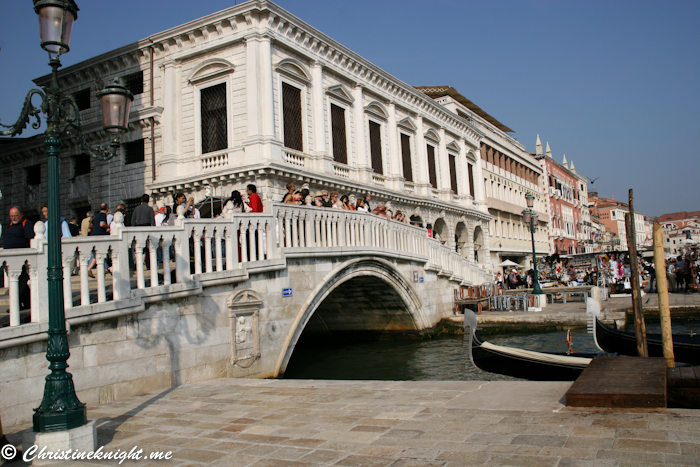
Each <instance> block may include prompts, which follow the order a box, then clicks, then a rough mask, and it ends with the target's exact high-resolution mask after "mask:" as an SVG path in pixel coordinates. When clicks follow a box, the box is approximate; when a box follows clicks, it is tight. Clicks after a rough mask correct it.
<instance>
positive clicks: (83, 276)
mask: <svg viewBox="0 0 700 467" xmlns="http://www.w3.org/2000/svg"><path fill="white" fill-rule="evenodd" d="M87 248H89V246H88V245H85V249H87ZM86 253H87V254H84V253H83V252H82V251H81V252H80V305H81V306H87V305H89V304H90V284H89V282H88V265H89V264H90V250H88V251H87V252H86Z"/></svg>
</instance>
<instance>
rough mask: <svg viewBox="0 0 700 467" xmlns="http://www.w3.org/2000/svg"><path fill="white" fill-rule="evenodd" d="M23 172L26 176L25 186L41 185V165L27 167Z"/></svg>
mask: <svg viewBox="0 0 700 467" xmlns="http://www.w3.org/2000/svg"><path fill="white" fill-rule="evenodd" d="M24 171H25V173H26V175H27V186H29V185H41V164H37V165H33V166H31V167H27V168H26V169H24Z"/></svg>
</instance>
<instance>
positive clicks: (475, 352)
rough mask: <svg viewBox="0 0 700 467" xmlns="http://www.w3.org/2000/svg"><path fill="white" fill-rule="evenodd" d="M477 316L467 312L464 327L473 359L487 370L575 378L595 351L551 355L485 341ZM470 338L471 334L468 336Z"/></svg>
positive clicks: (545, 378) (540, 377) (544, 378)
mask: <svg viewBox="0 0 700 467" xmlns="http://www.w3.org/2000/svg"><path fill="white" fill-rule="evenodd" d="M476 326H477V318H476V315H475V314H474V313H473V312H472V311H471V310H465V311H464V327H465V334H466V333H467V330H466V328H467V327H469V328H470V331H469V335H470V337H469V338H470V345H469V359H470V360H471V362H472V364H473V365H474V366H475V367H477V368H480V369H481V370H484V371H489V372H491V373H498V374H501V375H506V376H513V377H515V378H523V379H528V380H531V381H575V380H576V378H578V377H579V375H580V374H581V373H582V372H583V370H585V369H586V367H587V366H588V364H589V363H590V362H591V359H592V358H593V357H595V354H573V355H566V354H551V353H544V352H533V351H531V350H522V349H517V348H514V347H505V346H500V345H494V344H491V343H489V342H485V341H481V340H480V339H479V337H477V335H476ZM465 338H467V336H465Z"/></svg>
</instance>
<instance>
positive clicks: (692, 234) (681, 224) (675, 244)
mask: <svg viewBox="0 0 700 467" xmlns="http://www.w3.org/2000/svg"><path fill="white" fill-rule="evenodd" d="M657 220H658V221H659V224H661V228H662V229H663V233H664V252H665V253H666V254H668V255H679V254H681V253H684V252H685V250H686V249H687V248H688V247H690V246H697V245H698V243H700V211H693V212H686V211H682V212H673V213H670V214H663V215H662V216H659V217H658V218H657Z"/></svg>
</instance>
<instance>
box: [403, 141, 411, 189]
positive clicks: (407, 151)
mask: <svg viewBox="0 0 700 467" xmlns="http://www.w3.org/2000/svg"><path fill="white" fill-rule="evenodd" d="M401 161H402V162H403V178H405V179H406V181H407V182H412V181H413V165H411V137H410V136H408V135H405V134H403V133H401Z"/></svg>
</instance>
